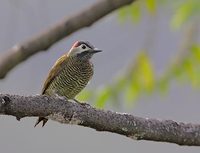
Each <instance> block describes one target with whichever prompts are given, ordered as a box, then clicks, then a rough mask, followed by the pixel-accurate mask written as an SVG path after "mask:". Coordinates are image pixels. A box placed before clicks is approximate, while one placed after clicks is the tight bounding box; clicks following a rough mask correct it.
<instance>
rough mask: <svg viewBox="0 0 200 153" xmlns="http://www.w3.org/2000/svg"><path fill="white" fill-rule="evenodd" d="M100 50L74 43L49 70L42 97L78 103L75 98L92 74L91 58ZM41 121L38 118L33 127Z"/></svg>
mask: <svg viewBox="0 0 200 153" xmlns="http://www.w3.org/2000/svg"><path fill="white" fill-rule="evenodd" d="M101 51H102V50H100V49H98V48H95V47H94V46H93V45H92V44H91V43H89V42H88V41H76V42H75V43H74V44H73V45H72V47H71V49H70V50H69V52H67V53H65V54H64V55H62V56H61V57H60V58H59V59H58V60H57V61H56V62H55V64H54V65H53V67H52V68H51V70H50V72H49V74H48V76H47V78H46V80H45V82H44V85H43V88H42V95H47V96H55V97H64V98H66V99H68V100H74V101H75V102H78V101H77V100H76V99H75V97H76V96H77V95H78V94H79V93H80V92H81V91H82V90H83V89H84V88H85V87H86V85H87V84H88V82H89V81H90V80H91V78H92V76H93V72H94V68H93V64H92V62H91V60H90V59H91V58H92V56H93V55H94V54H96V53H99V52H101ZM41 121H43V124H42V127H43V126H44V125H45V124H46V122H47V121H48V119H47V118H45V117H39V118H38V120H37V122H36V123H35V127H36V126H37V125H38V124H39V123H40V122H41Z"/></svg>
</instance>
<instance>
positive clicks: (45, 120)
mask: <svg viewBox="0 0 200 153" xmlns="http://www.w3.org/2000/svg"><path fill="white" fill-rule="evenodd" d="M41 121H43V123H42V127H43V126H44V125H45V124H46V123H47V121H48V119H46V118H44V117H39V118H38V120H37V121H36V123H35V126H34V127H36V126H37V125H38V124H39V123H40V122H41Z"/></svg>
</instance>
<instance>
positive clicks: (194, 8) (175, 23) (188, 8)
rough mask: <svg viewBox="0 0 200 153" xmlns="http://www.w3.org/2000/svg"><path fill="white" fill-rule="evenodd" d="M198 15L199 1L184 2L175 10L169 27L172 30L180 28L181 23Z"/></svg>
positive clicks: (199, 11) (199, 10)
mask: <svg viewBox="0 0 200 153" xmlns="http://www.w3.org/2000/svg"><path fill="white" fill-rule="evenodd" d="M199 13H200V1H199V0H189V1H184V2H183V3H181V4H180V5H179V6H177V9H176V10H175V14H174V15H173V16H172V20H171V26H172V27H173V28H180V26H181V25H183V23H185V22H186V21H187V20H189V19H190V17H191V16H196V15H199Z"/></svg>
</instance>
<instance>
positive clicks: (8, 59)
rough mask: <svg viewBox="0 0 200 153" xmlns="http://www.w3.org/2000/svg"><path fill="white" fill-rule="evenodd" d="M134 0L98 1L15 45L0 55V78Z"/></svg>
mask: <svg viewBox="0 0 200 153" xmlns="http://www.w3.org/2000/svg"><path fill="white" fill-rule="evenodd" d="M134 1H135V0H101V1H98V2H96V3H95V4H94V5H92V6H89V7H88V8H86V9H84V10H82V11H80V12H79V13H77V14H74V15H72V16H70V17H67V18H66V19H64V20H63V21H61V22H59V23H57V24H56V25H54V26H52V27H50V28H49V29H47V30H46V31H44V32H42V33H40V34H38V35H36V36H35V37H33V38H30V39H29V40H27V41H25V42H23V43H21V44H17V45H15V46H14V47H13V48H11V49H9V50H7V51H6V53H5V54H4V55H1V57H0V78H4V77H5V76H6V74H7V73H8V72H9V71H10V70H11V69H13V68H14V67H15V66H16V65H18V64H19V63H21V62H22V61H24V60H26V59H28V58H29V57H30V56H31V55H34V54H36V53H37V52H39V51H44V50H47V49H48V48H49V47H51V46H52V45H53V44H54V43H56V42H57V41H59V40H61V39H63V38H64V37H66V36H69V35H70V34H72V33H73V32H75V31H77V30H79V29H81V28H84V27H88V26H91V25H92V24H93V23H95V22H96V21H98V20H99V19H101V18H102V17H104V16H105V15H107V14H109V13H111V12H112V11H114V10H116V9H118V8H120V7H123V6H125V5H128V4H130V3H132V2H134Z"/></svg>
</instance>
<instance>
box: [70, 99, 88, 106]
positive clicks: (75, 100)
mask: <svg viewBox="0 0 200 153" xmlns="http://www.w3.org/2000/svg"><path fill="white" fill-rule="evenodd" d="M73 101H74V102H76V103H79V104H81V105H83V106H90V104H88V103H85V102H80V101H78V100H77V99H75V98H74V99H73Z"/></svg>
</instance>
